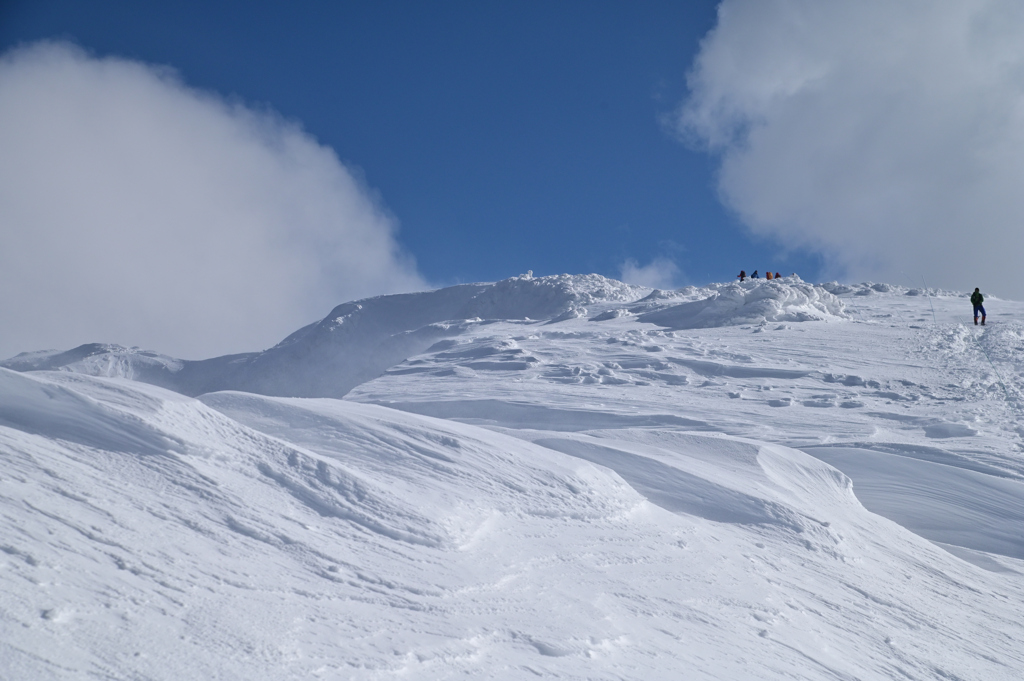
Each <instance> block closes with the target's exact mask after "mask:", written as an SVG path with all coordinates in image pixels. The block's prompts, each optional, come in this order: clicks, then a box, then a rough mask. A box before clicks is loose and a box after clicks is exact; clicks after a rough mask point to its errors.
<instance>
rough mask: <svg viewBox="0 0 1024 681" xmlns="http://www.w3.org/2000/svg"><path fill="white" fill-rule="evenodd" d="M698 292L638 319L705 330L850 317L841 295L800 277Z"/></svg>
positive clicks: (735, 284)
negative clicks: (684, 300) (833, 293)
mask: <svg viewBox="0 0 1024 681" xmlns="http://www.w3.org/2000/svg"><path fill="white" fill-rule="evenodd" d="M705 293H706V294H707V295H705ZM699 295H700V296H701V297H700V298H699V299H698V300H694V301H692V302H687V303H683V304H681V305H675V306H672V307H668V308H664V309H660V310H655V311H651V312H646V313H644V314H642V315H640V316H639V320H640V321H641V322H648V323H651V324H657V325H658V326H664V327H668V328H672V329H706V328H711V327H715V326H731V325H737V324H763V323H767V322H809V321H836V320H841V319H846V318H847V316H848V315H847V314H846V312H845V311H844V306H843V303H842V301H841V300H839V298H837V297H835V296H834V295H832V294H831V293H830V292H829V291H828V290H826V289H825V288H823V287H820V286H814V285H812V284H806V283H804V282H802V281H800V280H799V278H797V277H787V278H785V279H773V280H759V279H753V280H750V281H746V282H742V283H741V282H735V283H731V284H724V285H720V286H712V287H707V288H705V289H702V290H700V291H699Z"/></svg>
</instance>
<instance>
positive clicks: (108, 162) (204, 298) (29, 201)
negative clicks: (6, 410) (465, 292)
mask: <svg viewBox="0 0 1024 681" xmlns="http://www.w3.org/2000/svg"><path fill="white" fill-rule="evenodd" d="M0 149H3V153H2V154H0V206H3V212H2V214H0V233H2V235H3V248H2V249H0V287H2V289H3V291H4V296H3V297H2V298H0V318H2V319H3V322H2V325H3V333H2V334H0V356H2V357H7V356H9V355H11V354H13V353H15V352H19V351H24V350H36V349H42V348H50V347H61V348H63V347H70V346H72V345H76V344H79V343H83V342H91V341H102V342H117V343H122V344H136V345H140V346H144V347H149V348H152V349H157V350H160V351H163V352H167V353H170V354H176V355H179V356H186V357H202V356H210V355H213V354H220V353H225V352H239V351H244V350H253V349H260V348H262V347H266V346H268V345H271V344H273V343H275V342H277V341H278V340H280V339H281V338H283V337H284V336H285V335H286V334H288V333H289V332H291V331H293V330H295V329H296V328H298V327H299V326H301V325H304V324H306V323H309V322H310V321H313V320H315V319H317V318H319V317H321V316H322V315H324V314H325V313H326V312H328V311H329V310H330V308H331V307H332V306H334V305H336V304H337V303H339V302H343V301H345V300H350V299H354V298H360V297H365V296H369V295H375V294H381V293H391V292H396V291H402V290H412V289H416V288H421V287H423V281H422V280H421V278H420V277H419V275H418V274H417V272H416V268H415V265H414V263H413V262H412V260H411V259H410V258H409V257H408V256H406V255H405V254H403V252H402V251H401V249H400V248H399V246H398V244H397V243H396V241H395V237H394V234H395V228H396V225H395V222H394V220H393V219H392V218H391V217H390V216H389V215H388V213H387V211H386V210H384V209H383V208H382V206H381V205H380V203H379V202H378V201H377V200H376V198H375V197H374V195H373V194H372V192H370V191H369V190H368V189H367V188H366V187H365V186H364V185H363V183H362V182H361V181H360V180H359V178H358V175H356V174H353V172H351V171H350V170H349V169H347V168H346V167H345V166H344V165H343V164H342V163H341V162H339V160H338V158H337V156H336V155H335V153H334V152H333V151H332V150H331V149H329V148H327V147H324V146H323V145H321V144H319V143H317V142H316V140H314V139H313V138H312V137H311V136H309V135H308V134H307V133H305V132H303V131H302V130H301V129H300V128H299V126H297V125H296V124H294V123H291V122H288V121H285V120H283V119H281V118H280V117H279V116H276V115H274V114H273V113H268V112H264V111H254V110H252V109H250V108H246V107H245V106H243V105H241V104H236V103H229V102H227V101H225V100H224V99H222V98H220V97H217V96H215V95H213V94H210V93H206V92H200V91H197V90H195V89H191V88H189V87H187V86H186V85H185V84H183V83H182V82H181V80H180V79H179V78H178V77H177V76H176V75H175V74H174V73H173V72H172V71H170V70H168V69H163V68H158V67H153V66H150V65H146V64H142V63H139V62H135V61H130V60H125V59H117V58H103V59H100V58H96V57H94V56H90V55H89V54H86V53H85V52H83V51H82V50H80V49H78V48H76V47H74V46H71V45H68V44H63V43H40V44H35V45H32V46H29V47H27V48H22V49H19V50H15V51H13V52H9V53H7V54H6V55H3V56H2V57H0Z"/></svg>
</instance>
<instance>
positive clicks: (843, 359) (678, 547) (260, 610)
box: [0, 276, 1024, 681]
mask: <svg viewBox="0 0 1024 681" xmlns="http://www.w3.org/2000/svg"><path fill="white" fill-rule="evenodd" d="M864 291H869V293H864ZM993 301H994V302H993V304H992V305H991V306H990V309H989V322H990V325H989V326H987V327H974V326H973V325H966V326H965V325H964V324H963V323H962V320H963V319H964V318H966V317H967V315H969V313H970V307H969V303H967V302H966V298H965V297H963V296H957V295H940V292H937V291H932V290H927V291H926V290H923V289H921V290H918V289H902V288H900V287H894V286H888V285H878V284H873V283H865V284H861V285H855V286H849V287H848V288H838V287H837V286H832V285H823V286H812V285H810V284H806V283H804V282H801V281H799V280H796V279H789V278H783V279H782V280H781V281H774V280H773V281H772V282H766V281H764V280H761V281H757V282H750V283H748V282H745V283H744V284H738V283H726V284H718V285H711V286H707V287H701V288H696V287H688V288H685V289H680V290H678V291H651V290H650V289H640V288H636V287H629V286H626V285H624V284H621V283H619V282H614V281H612V280H608V279H604V278H602V277H596V276H561V277H541V278H533V277H529V276H524V277H517V278H514V279H511V280H506V281H504V282H498V283H497V284H469V285H462V286H456V287H451V288H447V289H441V290H438V291H431V292H426V293H418V294H406V295H402V296H382V297H379V298H371V299H367V300H363V301H358V302H354V303H346V304H344V305H341V306H338V307H337V308H335V310H333V311H332V313H331V314H330V315H328V316H327V317H326V318H325V319H324V320H322V321H320V322H317V323H315V324H311V325H309V326H307V327H305V328H303V329H300V330H299V331H297V332H295V333H294V334H292V335H291V336H289V337H288V338H287V339H285V341H283V342H282V343H280V344H279V345H278V346H275V347H274V348H271V349H270V350H267V351H265V352H263V353H251V354H246V355H236V356H232V357H225V358H214V359H210V360H204V361H202V362H186V361H179V360H174V359H172V358H168V357H163V356H160V355H156V354H154V353H146V352H143V351H140V350H138V349H136V348H123V347H119V346H101V345H94V346H83V347H82V348H78V349H76V350H73V351H69V352H67V353H56V352H42V353H30V354H25V355H20V356H19V357H17V358H14V359H12V360H9V361H8V362H6V363H5V364H6V365H7V366H8V367H13V368H17V369H18V370H19V372H15V371H11V370H8V369H2V368H0V460H2V461H3V466H2V467H0V678H4V679H6V678H12V679H14V678H17V679H37V678H39V679H42V678H47V679H50V678H57V679H63V678H67V679H81V678H85V679H103V678H140V679H161V680H162V679H168V680H170V679H175V680H176V679H180V678H224V679H236V678H237V679H264V678H265V679H275V680H276V679H307V678H318V677H319V678H344V679H374V680H377V679H391V678H423V679H428V678H429V679H445V678H456V677H458V678H467V677H469V678H509V679H515V678H524V677H528V676H538V675H539V676H542V677H545V678H555V679H584V678H585V679H622V678H650V679H673V680H674V679H678V678H680V677H681V676H684V677H685V678H696V679H736V678H757V679H833V678H859V679H860V678H862V679H890V678H900V677H905V678H919V679H936V680H939V679H942V680H945V681H948V679H952V678H959V679H973V678H984V679H1016V678H1019V677H1020V676H1021V674H1022V673H1024V654H1022V652H1021V650H1020V646H1019V645H1018V642H1019V641H1020V640H1021V638H1022V637H1024V624H1022V622H1021V620H1020V617H1019V611H1020V604H1021V602H1022V601H1024V535H1022V534H1021V532H1020V527H1021V526H1024V429H1022V428H1021V427H1020V425H1019V424H1020V423H1021V421H1022V419H1024V393H1022V390H1021V387H1022V386H1024V325H1022V324H1020V323H1019V322H1017V321H1015V319H1016V318H1018V317H1019V316H1020V315H1022V314H1024V305H1022V304H1019V303H1011V302H1007V301H999V300H998V299H995V298H993ZM659 315H660V316H659ZM648 316H650V317H648ZM645 317H647V318H648V319H652V318H653V319H654V320H655V321H646V320H645ZM656 322H657V323H656ZM160 382H163V384H165V385H166V386H169V387H172V388H174V389H175V390H176V392H175V391H170V390H167V389H165V388H163V387H159V386H158V385H149V384H148V383H160ZM225 385H227V386H231V387H232V389H231V390H220V389H217V390H210V389H206V388H210V387H211V386H212V387H219V386H225ZM260 392H263V393H269V392H278V393H281V394H283V395H285V396H268V395H264V394H258V393H260ZM182 393H192V394H195V395H198V398H193V397H189V396H186V395H185V394H182ZM342 394H343V395H344V399H338V396H340V395H342ZM287 395H293V396H287ZM298 395H301V396H302V397H298Z"/></svg>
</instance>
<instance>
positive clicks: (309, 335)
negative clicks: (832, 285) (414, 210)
mask: <svg viewBox="0 0 1024 681" xmlns="http://www.w3.org/2000/svg"><path fill="white" fill-rule="evenodd" d="M783 282H784V283H783ZM680 300H686V301H687V302H685V303H682V304H679V301H680ZM630 304H632V305H630ZM590 310H592V312H591V311H590ZM589 314H593V316H592V317H591V318H590V321H592V322H602V321H607V320H609V319H618V318H622V317H631V318H632V317H635V319H634V321H639V322H641V323H650V324H655V325H658V326H663V327H669V328H707V327H715V326H727V325H739V324H751V323H764V322H778V321H786V322H802V321H813V320H836V319H842V318H845V316H846V315H845V313H844V312H843V305H842V303H841V302H840V301H839V299H838V298H836V297H835V296H833V295H832V294H830V293H828V292H827V291H826V290H824V289H822V288H821V287H817V286H814V285H811V284H807V283H804V282H802V281H800V280H799V278H797V277H787V278H785V279H784V280H780V281H772V282H769V281H763V280H752V281H749V282H746V283H744V284H739V283H734V284H725V285H712V286H708V287H702V288H695V287H687V288H686V289H682V290H681V291H678V292H664V291H653V292H652V291H651V289H647V288H643V287H638V286H631V285H629V284H624V283H622V282H619V281H615V280H612V279H607V278H605V277H602V276H600V275H596V274H589V275H567V274H563V275H555V276H548V277H536V278H535V277H533V276H532V274H526V275H522V276H519V277H513V278H511V279H505V280H503V281H500V282H497V283H495V284H465V285H460V286H453V287H449V288H445V289H439V290H436V291H429V292H424V293H410V294H401V295H390V296H379V297H376V298H369V299H366V300H361V301H357V302H350V303H344V304H342V305H339V306H338V307H336V308H334V310H332V311H331V312H330V314H328V315H327V316H326V317H325V318H324V319H323V320H321V321H320V322H317V323H314V324H310V325H309V326H306V327H304V328H302V329H300V330H298V331H296V332H295V333H293V334H291V335H290V336H288V337H287V338H286V339H284V340H283V341H282V342H281V343H279V344H278V345H276V346H274V347H273V348H270V349H269V350H266V351H264V352H259V353H247V354H240V355H229V356H226V357H216V358H212V359H208V360H202V361H187V360H177V359H174V358H171V357H166V356H163V355H158V354H156V353H152V352H144V351H140V350H139V349H138V348H124V347H122V346H116V345H103V344H91V345H84V346H81V347H79V348H75V349H74V350H69V351H67V352H38V353H23V354H22V355H18V356H17V357H14V358H11V359H9V360H6V361H4V362H0V366H3V367H6V368H9V369H15V370H18V371H29V370H65V371H75V372H79V373H86V374H89V375H92V376H122V377H125V378H132V379H134V380H140V381H144V382H147V383H152V384H154V385H159V386H162V387H166V388H170V389H171V390H175V391H178V392H181V393H184V394H186V395H200V394H203V393H206V392H212V391H217V390H244V391H247V392H255V393H260V394H266V395H281V396H295V397H342V396H343V395H345V394H346V393H347V392H348V391H349V390H351V389H352V388H353V387H355V386H357V385H359V384H361V383H365V382H367V381H370V380H372V379H374V378H376V377H377V376H378V375H380V374H381V373H382V372H384V371H385V370H387V369H389V368H390V367H393V366H395V365H397V364H399V363H400V362H402V361H403V360H405V359H407V358H408V357H411V356H413V355H417V354H419V353H421V352H423V351H425V350H427V349H428V348H429V347H430V346H432V345H433V344H434V343H435V342H437V341H438V340H439V339H443V338H451V337H457V336H462V335H466V334H467V333H469V332H470V331H471V330H472V329H474V328H476V327H478V326H481V325H488V324H493V323H494V322H498V321H510V320H518V321H520V322H521V323H522V324H531V323H537V324H546V325H553V324H558V323H559V322H567V321H571V320H575V319H581V318H586V317H587V316H588V315H589Z"/></svg>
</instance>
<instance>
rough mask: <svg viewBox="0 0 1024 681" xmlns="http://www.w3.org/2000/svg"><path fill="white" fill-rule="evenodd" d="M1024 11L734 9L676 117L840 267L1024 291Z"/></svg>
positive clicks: (730, 182) (729, 188)
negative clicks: (1023, 260) (1022, 271)
mask: <svg viewBox="0 0 1024 681" xmlns="http://www.w3.org/2000/svg"><path fill="white" fill-rule="evenodd" d="M1021 35H1024V5H1021V4H1020V3H1019V2H1013V1H1004V0H955V1H952V2H939V3H936V2H929V1H927V0H902V1H899V2H892V1H890V0H865V1H863V2H852V3H850V2H847V3H843V2H827V3H822V2H817V1H816V0H724V1H723V2H722V3H721V5H720V6H719V10H718V24H717V26H716V28H715V29H714V30H713V31H712V32H711V33H709V34H708V35H707V36H706V37H705V39H704V41H703V43H702V45H701V50H700V52H699V54H698V56H697V58H696V61H695V63H694V64H693V67H692V70H691V72H690V79H689V82H690V88H691V97H690V99H689V100H688V101H687V102H685V103H684V105H683V107H682V109H681V110H680V113H679V117H678V119H677V124H678V130H679V131H680V132H681V133H682V134H683V135H684V136H685V137H686V138H688V139H689V140H690V141H691V142H695V143H697V144H698V145H702V146H704V147H705V148H707V149H709V150H711V151H712V152H714V153H717V154H719V155H720V160H721V168H720V176H719V191H720V194H721V197H722V200H723V201H724V202H725V203H726V204H727V205H728V206H729V207H731V208H732V209H734V210H735V211H736V212H737V213H738V214H739V216H740V217H741V219H743V220H744V221H745V222H746V224H748V225H749V226H750V228H751V229H752V230H753V231H754V232H755V233H759V234H762V235H769V236H773V237H776V238H778V239H779V240H781V241H782V242H783V243H785V244H790V245H793V246H801V247H808V246H809V247H812V248H816V249H818V250H820V251H821V252H823V253H824V254H825V255H826V256H827V257H828V258H829V261H830V262H831V264H832V266H833V267H834V268H835V270H836V273H837V274H847V275H849V276H855V277H875V278H879V279H884V280H890V281H899V280H904V281H906V282H908V283H916V284H920V283H921V277H922V275H927V277H928V283H929V284H930V285H937V284H941V285H945V286H951V287H957V288H960V289H968V290H970V289H973V287H974V286H981V287H982V288H983V290H991V292H992V293H1002V294H1007V295H1012V296H1014V297H1020V296H1024V283H1021V282H1022V280H1021V278H1020V277H1019V275H1017V274H1016V271H1017V270H1018V266H1019V258H1018V254H1019V253H1020V252H1022V249H1024V229H1021V227H1022V223H1024V190H1022V188H1021V180H1022V178H1024V42H1022V41H1021V40H1020V36H1021Z"/></svg>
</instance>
